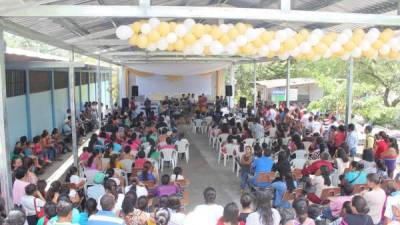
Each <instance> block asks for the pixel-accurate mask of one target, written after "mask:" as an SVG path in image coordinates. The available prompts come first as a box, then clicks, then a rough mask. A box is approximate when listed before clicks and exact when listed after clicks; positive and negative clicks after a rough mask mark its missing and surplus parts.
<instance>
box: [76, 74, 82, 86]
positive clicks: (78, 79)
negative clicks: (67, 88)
mask: <svg viewBox="0 0 400 225" xmlns="http://www.w3.org/2000/svg"><path fill="white" fill-rule="evenodd" d="M80 85H81V76H80V73H79V72H75V86H80Z"/></svg>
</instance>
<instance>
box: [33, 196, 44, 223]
mask: <svg viewBox="0 0 400 225" xmlns="http://www.w3.org/2000/svg"><path fill="white" fill-rule="evenodd" d="M33 207H35V212H36V216H37V217H38V218H39V219H40V218H42V217H44V216H45V214H44V207H41V208H40V210H39V211H38V210H37V207H36V198H34V199H33Z"/></svg>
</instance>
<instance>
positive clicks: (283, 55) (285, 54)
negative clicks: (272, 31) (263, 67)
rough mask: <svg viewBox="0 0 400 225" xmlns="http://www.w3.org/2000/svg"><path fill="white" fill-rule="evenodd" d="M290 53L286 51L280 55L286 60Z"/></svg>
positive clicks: (281, 58) (280, 57)
mask: <svg viewBox="0 0 400 225" xmlns="http://www.w3.org/2000/svg"><path fill="white" fill-rule="evenodd" d="M289 56H290V55H289V53H286V52H285V53H284V54H281V55H279V56H278V57H279V59H280V60H286V59H288V58H289Z"/></svg>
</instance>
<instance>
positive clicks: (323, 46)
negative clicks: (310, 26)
mask: <svg viewBox="0 0 400 225" xmlns="http://www.w3.org/2000/svg"><path fill="white" fill-rule="evenodd" d="M313 49H314V51H315V52H316V53H318V54H321V55H322V54H324V53H325V52H326V50H328V45H326V44H325V43H323V42H319V43H318V44H317V45H315V46H314V48H313Z"/></svg>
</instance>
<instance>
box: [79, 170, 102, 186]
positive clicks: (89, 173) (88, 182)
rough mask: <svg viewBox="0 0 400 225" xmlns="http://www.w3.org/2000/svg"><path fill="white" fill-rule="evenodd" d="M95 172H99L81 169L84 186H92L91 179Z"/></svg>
mask: <svg viewBox="0 0 400 225" xmlns="http://www.w3.org/2000/svg"><path fill="white" fill-rule="evenodd" d="M97 172H100V171H98V170H93V169H89V168H87V167H86V168H84V169H83V174H84V175H85V177H86V185H89V186H90V185H94V181H93V179H94V176H95V175H96V173H97Z"/></svg>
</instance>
